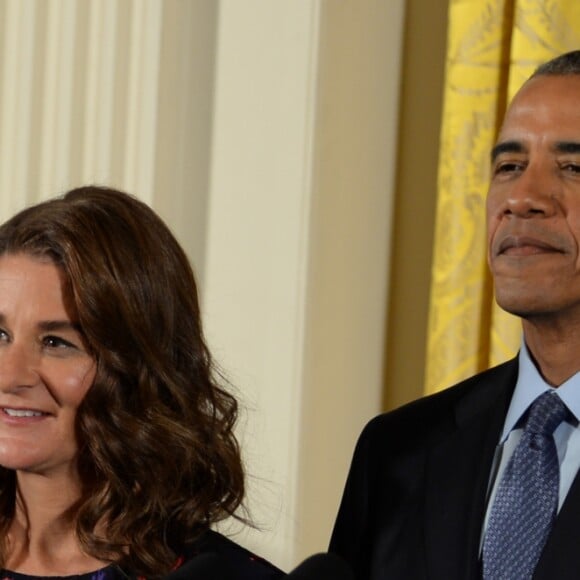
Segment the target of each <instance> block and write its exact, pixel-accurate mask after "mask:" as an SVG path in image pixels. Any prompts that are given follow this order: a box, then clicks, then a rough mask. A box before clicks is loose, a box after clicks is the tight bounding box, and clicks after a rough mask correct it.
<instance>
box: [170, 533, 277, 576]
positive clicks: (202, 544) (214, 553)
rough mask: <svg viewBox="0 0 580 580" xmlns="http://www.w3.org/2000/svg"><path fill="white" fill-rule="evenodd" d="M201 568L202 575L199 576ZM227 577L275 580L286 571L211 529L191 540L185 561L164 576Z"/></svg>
mask: <svg viewBox="0 0 580 580" xmlns="http://www.w3.org/2000/svg"><path fill="white" fill-rule="evenodd" d="M202 572H203V573H204V574H205V576H201V574H202ZM212 574H213V576H214V577H215V578H220V579H221V578H222V577H223V578H224V580H225V579H227V580H230V578H231V580H276V579H278V578H283V577H284V576H285V574H284V573H283V572H282V571H281V570H279V569H278V568H276V567H275V566H274V565H272V564H270V562H268V561H266V560H264V559H263V558H260V557H259V556H257V555H256V554H254V553H252V552H250V551H249V550H246V548H243V547H242V546H240V545H239V544H237V543H236V542H234V541H232V540H230V539H229V538H226V537H225V536H223V535H222V534H219V533H217V532H214V531H208V532H206V533H205V534H204V535H203V536H202V537H201V538H200V539H199V540H197V541H196V542H195V543H194V544H192V545H191V546H190V547H189V549H188V550H187V553H186V554H185V559H184V563H183V564H182V565H181V566H180V567H179V568H178V569H177V570H175V571H174V572H172V573H171V574H170V575H169V576H167V580H187V579H188V578H197V577H204V578H205V577H206V576H207V577H208V578H211V577H212Z"/></svg>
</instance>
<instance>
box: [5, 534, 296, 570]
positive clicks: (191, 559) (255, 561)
mask: <svg viewBox="0 0 580 580" xmlns="http://www.w3.org/2000/svg"><path fill="white" fill-rule="evenodd" d="M208 556H211V558H213V560H209V559H207V557H208ZM203 558H206V560H205V561H207V562H210V564H209V567H205V566H200V564H201V563H202V559H203ZM211 562H214V563H216V564H219V571H217V572H216V573H217V575H215V574H214V575H213V576H212V574H211V568H212V564H211ZM200 570H203V571H204V572H203V573H202V572H200ZM216 570H217V568H216ZM200 574H203V576H204V577H203V578H202V577H200ZM210 576H211V577H212V580H213V578H216V580H217V579H219V580H277V579H278V578H283V577H284V576H285V574H284V573H283V572H282V571H281V570H278V568H276V567H275V566H273V565H272V564H270V563H269V562H267V561H266V560H264V559H262V558H260V557H258V556H256V555H255V554H252V552H250V551H248V550H246V549H245V548H242V547H241V546H240V545H238V544H236V543H235V542H232V540H229V539H228V538H226V537H225V536H222V535H221V534H218V533H217V532H213V531H209V532H206V534H204V536H203V537H202V538H201V539H200V540H198V541H197V542H195V544H193V545H192V546H190V548H189V549H188V550H187V553H186V554H184V556H183V558H182V562H180V563H179V565H178V567H177V568H176V569H175V570H174V571H173V572H171V573H170V574H168V575H167V576H166V579H167V580H206V579H207V580H209V577H210ZM222 577H223V578H222ZM44 578H49V579H50V580H145V579H142V578H137V577H136V576H134V575H131V574H130V573H125V572H123V571H122V570H121V569H120V568H119V567H118V566H115V565H113V564H111V565H110V566H106V567H105V568H101V569H100V570H96V571H95V572H88V573H87V574H76V575H71V576H49V577H46V576H29V575H27V574H20V573H18V572H11V571H9V570H3V571H2V574H1V575H0V580H43V579H44Z"/></svg>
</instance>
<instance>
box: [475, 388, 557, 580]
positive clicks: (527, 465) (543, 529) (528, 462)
mask: <svg viewBox="0 0 580 580" xmlns="http://www.w3.org/2000/svg"><path fill="white" fill-rule="evenodd" d="M567 412H568V411H567V408H566V406H565V405H564V403H563V402H562V400H561V399H560V397H559V396H558V395H557V394H555V393H554V392H553V391H547V392H545V393H544V394H542V395H540V396H539V397H538V398H537V399H536V400H535V401H534V402H533V403H532V405H531V406H530V411H529V415H528V419H527V421H526V425H525V428H524V432H523V434H522V438H521V439H520V441H519V443H518V445H517V447H516V449H515V451H514V453H513V455H512V457H511V459H510V461H509V462H508V464H507V467H506V469H505V472H504V475H503V477H502V479H501V481H500V483H499V486H498V488H497V493H496V496H495V501H494V503H493V506H492V508H491V513H490V516H489V522H488V526H487V531H486V535H485V540H484V544H483V577H484V579H485V580H529V579H530V578H531V577H532V574H533V573H534V569H535V568H536V565H537V563H538V560H539V558H540V554H541V552H542V549H543V548H544V545H545V543H546V540H547V538H548V534H549V533H550V529H551V527H552V523H553V521H554V518H555V517H556V512H557V509H558V488H559V480H560V466H559V464H558V454H557V452H556V444H555V443H554V437H553V433H554V430H555V429H556V427H558V425H560V423H561V422H562V421H563V420H564V419H565V417H566V415H567Z"/></svg>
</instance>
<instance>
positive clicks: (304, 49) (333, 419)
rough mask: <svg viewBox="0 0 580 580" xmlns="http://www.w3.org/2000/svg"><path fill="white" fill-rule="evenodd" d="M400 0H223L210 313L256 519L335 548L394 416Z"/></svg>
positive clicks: (289, 536)
mask: <svg viewBox="0 0 580 580" xmlns="http://www.w3.org/2000/svg"><path fill="white" fill-rule="evenodd" d="M402 21H403V1H402V0H401V1H397V2H388V3H385V2H377V1H374V0H373V1H371V0H360V1H358V2H335V1H330V0H329V1H315V0H245V1H244V2H240V1H239V0H223V1H222V2H221V4H220V12H219V20H218V22H219V26H218V44H217V53H216V55H217V65H216V85H215V87H216V88H215V91H216V92H215V109H214V110H215V122H214V133H213V149H212V165H211V175H210V183H211V190H210V199H209V213H208V237H207V254H206V285H205V300H204V306H205V308H204V310H205V322H206V330H207V333H208V336H209V339H210V346H211V347H212V349H213V351H214V353H215V354H216V356H217V358H218V360H219V361H220V362H221V363H222V364H223V366H224V368H225V370H226V372H227V374H228V376H229V377H230V378H231V380H232V382H233V383H234V384H235V386H236V387H237V389H238V391H239V396H240V400H241V401H242V403H243V405H244V407H245V413H244V418H243V422H242V425H241V428H240V430H239V433H240V438H241V441H242V448H243V451H244V453H245V456H246V462H247V465H248V470H249V507H250V510H251V513H250V515H251V516H253V519H254V521H255V522H256V523H257V524H258V526H260V528H261V530H260V531H256V532H252V533H249V534H247V533H244V534H241V535H240V536H238V539H240V541H242V543H245V544H246V545H248V547H250V548H253V549H255V550H256V551H258V552H259V553H261V554H262V555H264V556H266V557H268V558H270V559H272V560H273V561H274V562H275V563H277V564H278V565H279V566H282V567H283V568H285V569H290V568H292V567H293V566H295V565H296V564H297V563H298V561H299V560H301V559H303V558H304V557H305V556H307V555H308V554H310V553H312V552H315V551H322V550H325V549H326V547H327V542H328V539H329V534H330V528H331V525H332V521H333V518H334V516H335V514H336V510H337V507H338V502H339V498H340V494H341V492H342V487H343V485H344V479H345V477H346V470H347V466H348V463H349V460H350V457H351V454H352V449H353V446H354V441H355V439H356V436H357V434H358V432H359V431H360V429H361V428H362V426H363V424H364V422H365V421H366V420H368V419H369V418H370V417H371V416H372V415H374V414H376V413H377V412H379V410H380V405H381V393H382V370H383V369H382V367H383V353H384V348H385V345H384V328H385V324H386V304H387V272H388V256H389V241H390V210H391V200H392V196H393V191H392V189H393V180H394V174H395V172H394V166H395V147H394V143H395V141H396V131H397V122H396V117H397V107H398V92H399V85H398V78H399V68H400V54H401V40H402Z"/></svg>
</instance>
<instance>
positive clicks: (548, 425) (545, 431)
mask: <svg viewBox="0 0 580 580" xmlns="http://www.w3.org/2000/svg"><path fill="white" fill-rule="evenodd" d="M567 413H568V409H567V407H566V405H565V404H564V403H563V402H562V399H560V397H559V396H558V395H557V394H556V393H555V392H553V391H546V392H545V393H543V394H542V395H540V396H539V397H538V398H537V399H536V400H535V401H534V402H533V403H532V405H531V407H530V412H529V415H528V420H527V422H526V426H525V428H524V431H525V432H526V433H529V434H537V435H543V436H544V437H551V436H552V434H553V433H554V431H555V429H556V427H558V425H560V423H561V422H562V421H563V420H564V419H565V418H566V415H567Z"/></svg>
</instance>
